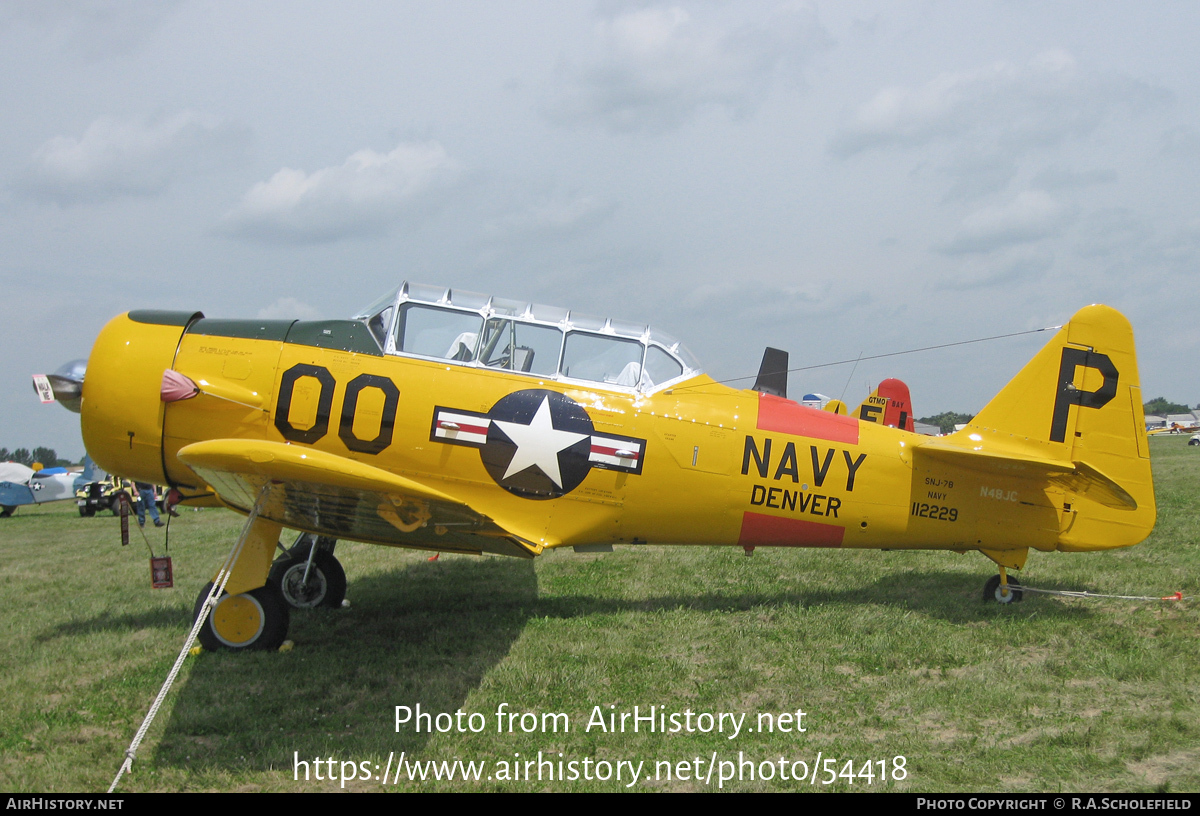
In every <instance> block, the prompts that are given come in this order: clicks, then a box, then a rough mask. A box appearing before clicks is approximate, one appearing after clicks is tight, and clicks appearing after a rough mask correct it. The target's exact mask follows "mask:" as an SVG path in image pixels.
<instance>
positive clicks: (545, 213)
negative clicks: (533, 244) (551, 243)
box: [483, 196, 618, 240]
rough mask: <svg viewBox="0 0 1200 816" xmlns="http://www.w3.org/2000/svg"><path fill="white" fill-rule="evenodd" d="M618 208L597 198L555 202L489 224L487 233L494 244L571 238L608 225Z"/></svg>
mask: <svg viewBox="0 0 1200 816" xmlns="http://www.w3.org/2000/svg"><path fill="white" fill-rule="evenodd" d="M617 208H618V205H617V204H616V203H613V202H609V203H604V202H601V201H599V200H597V199H596V198H595V197H593V196H576V197H571V198H561V197H560V198H554V199H551V200H547V201H543V202H540V203H537V204H534V205H531V206H528V207H526V208H524V209H522V210H520V211H519V212H515V213H512V214H509V215H506V216H503V217H501V218H497V219H495V220H492V221H489V222H488V223H487V224H485V225H484V228H483V231H484V236H485V237H487V238H488V239H491V240H514V239H522V238H524V239H530V238H541V239H554V238H561V237H568V236H572V235H577V234H579V233H581V232H586V231H587V230H590V229H592V228H594V227H596V226H598V225H599V224H601V223H603V222H604V221H607V220H608V219H609V218H610V217H612V215H613V213H615V212H616V211H617Z"/></svg>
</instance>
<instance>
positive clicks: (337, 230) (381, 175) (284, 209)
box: [221, 142, 461, 244]
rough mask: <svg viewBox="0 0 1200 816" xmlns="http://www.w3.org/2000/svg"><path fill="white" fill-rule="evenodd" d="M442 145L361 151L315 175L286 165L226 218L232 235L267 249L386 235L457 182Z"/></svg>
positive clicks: (455, 166)
mask: <svg viewBox="0 0 1200 816" xmlns="http://www.w3.org/2000/svg"><path fill="white" fill-rule="evenodd" d="M460 169H461V168H460V165H459V163H458V162H457V161H455V160H454V159H452V158H451V157H450V156H449V155H448V154H447V153H446V151H445V149H444V148H443V147H442V146H441V145H440V144H438V143H436V142H428V143H424V144H409V143H402V144H400V145H398V146H397V147H396V149H395V150H393V151H392V152H390V153H377V152H375V151H374V150H360V151H358V152H357V153H354V154H352V155H351V156H350V157H349V158H347V159H346V161H344V162H343V163H342V164H340V165H337V166H334V167H325V168H322V169H320V170H316V171H314V172H312V173H305V172H304V171H303V170H294V169H292V168H288V167H285V168H283V169H282V170H280V171H279V172H277V173H276V174H275V175H274V176H272V177H271V178H270V179H269V180H268V181H262V182H259V183H258V184H255V185H254V186H253V187H251V188H250V189H249V190H248V191H247V192H246V194H245V195H243V196H242V200H241V201H240V202H239V203H238V205H237V206H236V207H234V208H233V209H232V210H231V211H230V212H229V213H227V214H226V215H225V217H224V219H223V220H222V223H221V230H222V231H223V232H225V233H227V234H229V235H233V236H236V237H239V238H244V239H247V240H252V241H262V242H266V243H299V244H306V243H321V242H327V241H336V240H339V239H342V238H351V237H373V236H380V235H386V234H388V233H389V232H390V231H391V230H392V229H393V228H395V227H396V226H397V225H398V224H399V223H400V222H402V221H403V220H404V219H405V218H406V217H413V216H415V215H416V214H417V213H418V205H419V204H427V203H430V202H431V201H432V200H433V199H434V197H435V194H436V193H437V192H439V191H441V190H444V189H446V188H447V187H448V186H449V185H450V184H451V183H452V182H453V181H454V179H455V178H456V177H457V175H458V173H459V171H460Z"/></svg>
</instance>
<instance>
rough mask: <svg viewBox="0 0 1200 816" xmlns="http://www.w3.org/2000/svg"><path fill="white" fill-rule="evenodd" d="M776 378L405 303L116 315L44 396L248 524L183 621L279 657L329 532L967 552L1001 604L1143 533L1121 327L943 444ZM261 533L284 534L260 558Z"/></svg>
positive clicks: (1151, 509) (124, 470) (626, 343)
mask: <svg viewBox="0 0 1200 816" xmlns="http://www.w3.org/2000/svg"><path fill="white" fill-rule="evenodd" d="M769 351H772V350H769ZM771 361H773V362H771ZM780 362H781V358H780V356H779V355H778V354H774V355H772V354H768V355H767V356H765V357H764V363H763V368H762V369H761V370H760V374H759V380H758V381H757V382H756V383H755V386H754V387H753V388H750V389H737V388H732V387H729V386H727V385H723V384H720V383H718V382H716V381H714V380H713V379H711V378H710V377H708V376H707V375H705V374H704V373H703V371H702V370H701V367H700V365H699V363H698V362H697V361H696V360H695V359H694V358H693V357H692V355H691V354H690V353H689V352H688V351H687V350H686V348H684V346H683V345H681V344H680V343H679V342H678V341H677V340H676V339H674V338H673V337H671V336H669V335H667V334H664V333H662V332H660V331H659V330H657V329H654V328H651V327H649V326H646V325H642V324H635V323H630V322H625V321H620V320H614V319H608V318H602V317H594V316H592V315H587V314H581V313H578V312H575V311H569V310H566V309H559V308H553V307H546V306H540V305H536V304H528V303H523V302H517V301H510V300H502V299H500V298H495V297H488V296H486V295H479V294H475V293H472V292H462V291H459V290H453V291H452V290H450V289H446V288H443V287H431V286H425V285H417V284H404V285H402V286H400V287H399V288H398V289H396V290H395V291H393V292H392V293H390V294H388V295H386V296H385V297H383V298H381V299H379V300H378V301H376V302H375V303H374V304H372V305H371V306H370V307H368V308H367V309H365V310H364V311H363V312H361V313H360V314H359V315H357V316H356V317H354V318H353V319H350V320H322V321H300V320H298V321H291V320H221V319H212V318H207V317H205V316H204V315H203V314H201V313H199V312H186V311H180V312H170V311H133V312H129V313H128V314H124V315H121V316H119V317H116V318H114V319H113V320H112V321H111V322H109V323H108V325H107V326H106V327H105V328H104V329H103V330H102V331H101V333H100V336H99V337H98V338H97V340H96V343H95V346H94V348H93V349H92V352H91V356H90V357H89V359H88V362H87V367H86V372H85V374H84V376H82V377H79V376H74V377H71V376H68V375H62V376H58V377H51V381H52V382H53V383H54V385H55V392H56V395H57V396H58V397H59V399H60V401H63V402H66V403H67V404H68V406H69V407H71V406H73V407H75V408H76V409H78V410H79V411H80V413H81V419H82V426H83V439H84V443H85V445H86V447H87V450H88V452H89V453H90V454H91V456H92V457H93V458H94V459H95V461H96V462H97V463H98V464H99V465H100V466H101V467H103V468H104V469H106V470H108V471H109V472H111V473H114V474H118V475H120V476H123V477H125V478H128V479H136V480H139V481H144V482H153V483H156V484H161V485H169V486H171V487H174V488H175V489H177V490H178V491H179V492H180V493H181V494H182V496H183V500H182V501H183V504H185V505H195V506H203V507H215V506H222V507H228V508H231V509H233V510H235V511H237V512H239V513H242V514H244V515H246V516H247V521H246V524H245V527H244V529H243V531H242V534H241V537H240V538H239V542H238V549H236V552H237V553H238V555H237V558H236V562H235V563H234V564H233V566H232V570H231V572H227V574H225V576H224V578H225V579H226V580H227V582H228V583H227V584H226V585H225V591H224V594H222V595H221V596H220V597H216V594H215V593H213V597H211V598H209V597H208V595H209V588H207V587H206V588H205V590H204V591H203V592H202V593H201V596H200V599H198V601H197V604H196V615H197V617H198V618H199V617H200V616H206V620H205V621H204V623H203V625H202V627H201V629H200V639H201V642H202V643H203V644H204V645H205V646H207V647H212V648H219V647H224V648H231V649H246V648H271V647H275V646H278V645H279V644H280V643H282V642H283V640H284V639H285V637H286V634H287V628H288V616H289V606H293V607H294V606H305V605H315V604H323V605H330V606H338V605H341V601H342V597H343V595H344V593H345V586H346V581H345V573H344V572H343V570H342V568H341V566H340V565H339V563H338V561H337V560H336V558H334V556H333V554H332V551H331V543H332V541H334V540H337V539H347V540H354V541H364V542H370V543H373V544H382V545H385V546H391V547H406V548H413V549H421V550H429V551H436V552H456V553H476V554H478V553H493V554H500V555H509V556H516V557H519V558H533V557H535V556H537V555H539V554H540V553H542V552H543V551H545V550H548V549H552V548H557V547H575V548H578V549H581V550H584V551H596V550H606V549H609V548H611V547H612V545H622V544H624V545H630V544H676V545H716V546H727V547H735V546H736V547H740V548H744V549H745V550H746V551H747V552H751V551H753V549H754V548H756V547H827V548H839V547H840V548H847V549H849V548H853V549H886V550H900V549H926V550H953V551H956V552H965V551H970V550H975V551H978V552H980V553H983V554H984V555H985V556H987V557H988V558H989V559H991V560H992V561H993V562H995V563H996V564H997V565H998V567H999V574H998V575H995V576H993V577H992V578H991V579H990V580H989V581H988V582H987V584H986V587H985V590H984V596H985V598H994V599H995V600H998V601H1000V602H1005V603H1007V602H1012V601H1015V600H1020V599H1021V595H1022V593H1021V589H1020V586H1019V585H1018V584H1017V582H1016V581H1015V580H1013V579H1012V578H1011V577H1009V576H1008V572H1007V571H1008V570H1013V569H1020V568H1021V567H1022V566H1024V564H1025V560H1026V556H1027V554H1028V552H1029V550H1030V549H1034V550H1041V551H1047V552H1048V551H1053V550H1058V551H1062V552H1081V551H1090V550H1106V549H1112V548H1116V547H1126V546H1129V545H1132V544H1136V543H1138V542H1139V541H1142V540H1143V539H1144V538H1146V536H1147V535H1149V533H1150V531H1151V530H1152V529H1153V527H1154V521H1155V505H1154V486H1153V482H1152V480H1151V473H1150V459H1149V450H1148V447H1147V442H1146V433H1145V424H1144V421H1143V414H1142V394H1141V389H1140V387H1139V381H1138V373H1137V362H1136V358H1135V354H1134V342H1133V332H1132V329H1131V328H1130V325H1129V323H1128V321H1127V320H1126V319H1125V318H1124V317H1123V316H1122V315H1121V314H1120V313H1118V312H1117V311H1115V310H1113V309H1111V308H1108V307H1106V306H1088V307H1086V308H1083V309H1081V310H1080V311H1079V312H1077V313H1076V314H1075V316H1074V317H1072V318H1071V320H1070V322H1069V323H1067V324H1066V325H1065V326H1063V327H1062V328H1061V329H1059V330H1058V332H1057V333H1056V334H1055V335H1054V336H1053V339H1052V340H1051V341H1050V342H1049V343H1048V344H1047V345H1046V346H1045V348H1043V349H1042V350H1041V351H1040V352H1038V354H1037V355H1036V356H1035V357H1034V358H1033V360H1032V361H1030V362H1029V363H1028V364H1027V365H1026V366H1025V367H1024V368H1023V369H1021V370H1020V372H1018V373H1017V375H1016V376H1015V377H1014V378H1013V379H1012V381H1011V382H1009V384H1008V385H1007V386H1005V387H1004V389H1003V390H1001V391H1000V393H999V394H998V395H997V396H996V397H995V398H994V399H993V400H992V401H991V402H989V403H988V404H987V406H986V407H985V408H984V409H983V410H982V411H980V412H979V414H978V415H977V416H976V417H975V418H974V419H973V420H972V421H971V422H970V424H969V425H967V427H965V428H964V429H962V430H960V431H958V432H956V433H953V434H950V435H948V436H945V437H929V436H921V435H917V434H914V433H911V432H910V431H907V430H904V429H903V428H902V427H888V426H886V425H884V424H881V423H877V422H868V421H862V420H860V419H858V418H856V417H851V416H846V415H839V414H836V413H833V412H829V411H821V410H816V409H813V408H808V407H805V406H802V405H800V404H798V403H796V402H793V401H791V400H789V399H787V398H786V373H785V372H786V361H782V362H783V365H782V366H780ZM901 424H907V423H903V422H902V423H901ZM285 527H286V528H291V529H293V530H296V531H300V532H301V533H302V534H305V535H302V536H301V537H300V538H299V539H298V542H297V545H296V546H294V547H292V549H291V550H290V551H288V552H287V553H286V554H285V555H284V556H282V557H281V558H280V559H279V560H278V561H275V562H274V563H273V558H274V555H275V551H276V549H277V546H278V542H279V539H280V535H281V532H282V529H283V528H285ZM218 588H219V584H218Z"/></svg>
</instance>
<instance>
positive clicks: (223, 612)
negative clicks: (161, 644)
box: [192, 581, 291, 651]
mask: <svg viewBox="0 0 1200 816" xmlns="http://www.w3.org/2000/svg"><path fill="white" fill-rule="evenodd" d="M212 586H213V585H212V582H211V581H209V582H208V583H207V584H205V585H204V589H202V590H200V594H199V596H197V598H196V605H195V606H194V607H192V620H193V621H194V620H195V619H196V618H197V617H199V615H200V612H201V611H202V610H203V608H204V601H205V599H206V598H208V593H209V592H211V591H212ZM290 622H291V621H290V616H289V614H288V605H287V602H286V601H284V600H283V596H282V595H280V594H279V588H278V587H276V586H274V585H273V584H271V583H269V582H268V583H267V585H266V586H261V587H259V588H258V589H252V590H250V591H249V592H245V593H243V594H241V595H230V594H228V593H226V594H224V595H222V596H221V599H220V600H219V601H217V605H216V606H215V607H213V610H212V612H211V613H209V615H208V619H207V620H205V621H204V625H203V626H201V627H200V633H199V640H200V645H201V646H203V647H204V648H205V649H208V650H209V651H217V650H219V649H233V650H236V651H241V650H243V649H277V648H279V646H280V645H281V644H282V643H283V641H284V640H285V639H286V638H287V632H288V624H289V623H290Z"/></svg>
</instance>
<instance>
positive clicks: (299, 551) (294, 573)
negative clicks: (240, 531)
mask: <svg viewBox="0 0 1200 816" xmlns="http://www.w3.org/2000/svg"><path fill="white" fill-rule="evenodd" d="M311 548H312V545H311V544H301V545H300V546H298V547H293V548H292V550H291V551H290V552H289V553H288V554H287V555H285V556H283V557H282V558H280V559H279V560H277V561H276V562H275V563H274V564H273V565H271V574H270V577H268V578H267V583H268V584H270V585H271V586H274V587H276V588H278V589H279V593H280V595H281V596H282V597H283V599H284V601H286V602H287V604H288V606H290V607H292V608H293V609H317V608H324V609H339V608H341V606H342V601H344V600H345V599H346V571H345V570H344V569H342V565H341V563H340V562H339V561H338V560H337V558H336V557H334V555H333V554H332V553H328V552H325V551H324V550H321V549H318V550H317V552H316V555H314V556H313V563H312V569H310V570H309V573H308V584H307V585H305V584H304V570H305V567H306V566H307V564H308V553H309V550H310V549H311Z"/></svg>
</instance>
